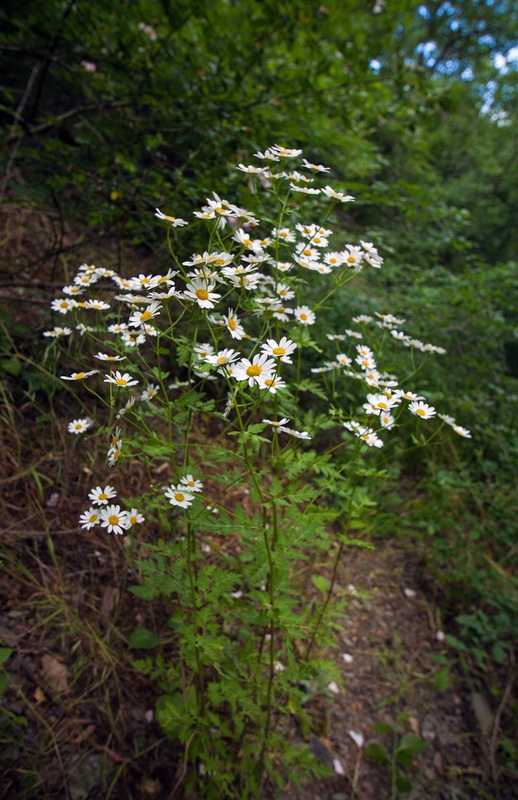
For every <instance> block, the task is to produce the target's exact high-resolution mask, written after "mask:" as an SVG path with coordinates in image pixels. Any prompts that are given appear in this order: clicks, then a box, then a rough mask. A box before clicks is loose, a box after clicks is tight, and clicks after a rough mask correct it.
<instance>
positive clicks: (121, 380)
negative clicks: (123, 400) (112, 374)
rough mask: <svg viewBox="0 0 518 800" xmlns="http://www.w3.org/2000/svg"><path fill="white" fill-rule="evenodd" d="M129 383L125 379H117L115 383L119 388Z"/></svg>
mask: <svg viewBox="0 0 518 800" xmlns="http://www.w3.org/2000/svg"><path fill="white" fill-rule="evenodd" d="M127 382H128V381H127V380H126V379H125V378H116V379H115V383H116V384H117V386H126V384H127Z"/></svg>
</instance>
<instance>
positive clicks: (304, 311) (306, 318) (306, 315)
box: [293, 306, 316, 325]
mask: <svg viewBox="0 0 518 800" xmlns="http://www.w3.org/2000/svg"><path fill="white" fill-rule="evenodd" d="M293 313H294V315H295V317H296V319H297V320H298V321H299V322H300V323H301V325H313V324H314V322H315V320H316V316H315V314H314V312H313V311H312V310H311V309H310V308H309V306H297V308H294V309H293Z"/></svg>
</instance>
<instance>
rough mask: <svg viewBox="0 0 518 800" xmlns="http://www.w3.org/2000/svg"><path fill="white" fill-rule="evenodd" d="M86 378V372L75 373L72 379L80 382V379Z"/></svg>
mask: <svg viewBox="0 0 518 800" xmlns="http://www.w3.org/2000/svg"><path fill="white" fill-rule="evenodd" d="M84 376H85V373H84V372H74V374H73V375H72V377H73V378H74V379H75V380H76V381H78V380H79V378H84Z"/></svg>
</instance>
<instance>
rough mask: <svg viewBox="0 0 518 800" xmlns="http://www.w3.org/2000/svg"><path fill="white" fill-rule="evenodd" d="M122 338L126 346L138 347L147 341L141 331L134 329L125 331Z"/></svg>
mask: <svg viewBox="0 0 518 800" xmlns="http://www.w3.org/2000/svg"><path fill="white" fill-rule="evenodd" d="M121 339H122V342H123V344H124V345H125V346H126V347H137V346H138V345H139V344H144V342H145V341H146V337H145V336H144V334H143V333H141V332H140V331H134V332H133V333H130V332H129V331H123V333H122V336H121Z"/></svg>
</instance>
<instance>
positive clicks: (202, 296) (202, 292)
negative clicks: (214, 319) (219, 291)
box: [196, 289, 209, 300]
mask: <svg viewBox="0 0 518 800" xmlns="http://www.w3.org/2000/svg"><path fill="white" fill-rule="evenodd" d="M196 297H197V298H198V300H207V299H208V297H209V293H208V291H207V290H206V289H196Z"/></svg>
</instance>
